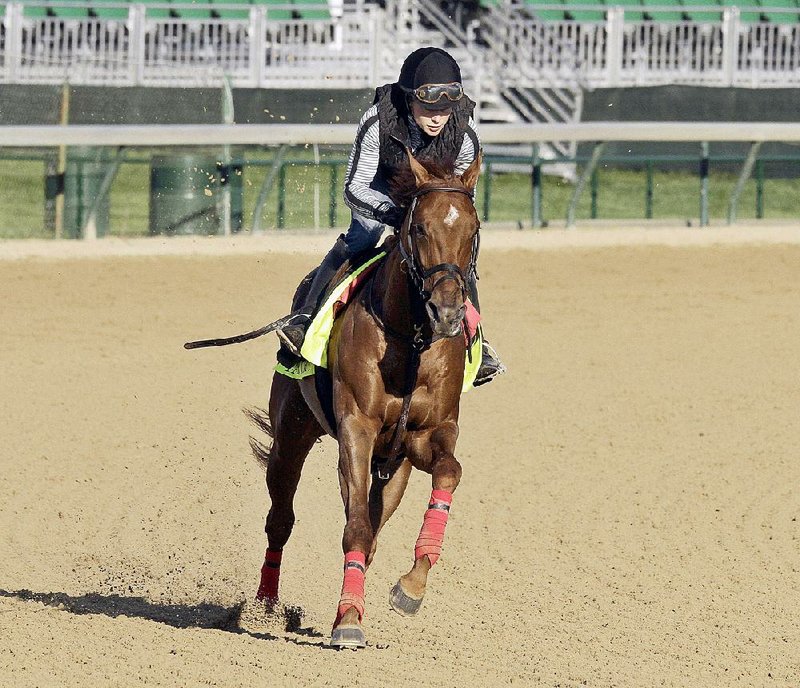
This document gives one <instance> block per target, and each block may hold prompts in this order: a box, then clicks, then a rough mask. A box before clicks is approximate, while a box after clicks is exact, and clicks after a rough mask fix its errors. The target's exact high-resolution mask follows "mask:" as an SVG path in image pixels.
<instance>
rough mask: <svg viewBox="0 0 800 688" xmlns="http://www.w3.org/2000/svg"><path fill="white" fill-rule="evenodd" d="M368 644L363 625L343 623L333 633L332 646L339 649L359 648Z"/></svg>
mask: <svg viewBox="0 0 800 688" xmlns="http://www.w3.org/2000/svg"><path fill="white" fill-rule="evenodd" d="M366 646H367V640H366V638H365V637H364V631H363V630H362V628H361V626H357V625H349V624H342V625H341V626H337V627H336V628H334V629H333V633H331V647H335V648H337V649H339V650H358V649H359V648H362V647H366Z"/></svg>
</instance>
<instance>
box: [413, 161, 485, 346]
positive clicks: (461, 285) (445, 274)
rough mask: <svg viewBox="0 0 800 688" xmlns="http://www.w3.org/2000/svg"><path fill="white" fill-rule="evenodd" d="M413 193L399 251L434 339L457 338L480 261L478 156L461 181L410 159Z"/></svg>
mask: <svg viewBox="0 0 800 688" xmlns="http://www.w3.org/2000/svg"><path fill="white" fill-rule="evenodd" d="M408 158H409V163H410V165H411V171H412V172H413V173H414V179H415V181H416V189H415V190H414V191H413V193H412V201H411V207H410V208H409V211H408V214H407V216H406V219H405V222H404V223H403V226H402V227H401V229H400V237H399V239H400V240H399V246H400V251H401V253H402V254H403V259H404V261H405V263H406V265H407V267H408V270H409V274H410V276H411V279H412V281H413V282H414V284H415V285H416V287H417V289H418V290H419V293H420V295H421V297H422V301H423V303H424V304H425V311H426V312H427V315H428V318H429V320H430V324H431V328H432V330H433V332H434V334H436V335H438V336H441V337H454V336H456V335H458V334H460V333H461V323H462V321H463V319H464V313H465V311H466V306H465V301H466V298H467V277H468V276H469V274H470V273H471V272H473V271H474V270H475V263H476V261H477V259H478V244H479V234H478V231H479V229H480V221H479V220H478V214H477V212H476V211H475V205H474V204H473V202H472V196H473V193H474V191H475V184H476V183H477V181H478V176H479V175H480V169H481V159H482V156H481V155H480V154H479V155H478V157H477V158H476V159H475V160H474V161H473V163H472V164H471V165H470V166H469V168H468V169H467V170H466V171H465V172H464V174H462V175H461V176H460V177H459V176H453V175H441V176H440V175H439V173H433V172H431V171H429V170H428V169H427V168H426V167H424V166H423V165H422V164H420V163H419V162H418V161H417V160H416V159H415V158H414V156H413V155H411V153H410V152H409V154H408Z"/></svg>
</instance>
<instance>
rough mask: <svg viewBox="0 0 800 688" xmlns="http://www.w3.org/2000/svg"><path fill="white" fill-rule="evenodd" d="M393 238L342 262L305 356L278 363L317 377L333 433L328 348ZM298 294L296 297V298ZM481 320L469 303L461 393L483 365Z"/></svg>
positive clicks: (300, 375)
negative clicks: (348, 309) (352, 303)
mask: <svg viewBox="0 0 800 688" xmlns="http://www.w3.org/2000/svg"><path fill="white" fill-rule="evenodd" d="M394 241H395V239H394V237H389V238H387V239H386V241H385V242H384V243H383V244H382V245H381V246H380V247H377V248H375V249H372V250H370V251H366V252H363V253H360V254H359V255H357V256H355V257H354V258H353V259H351V260H349V261H347V262H346V263H345V264H344V265H342V267H341V268H340V269H339V270H338V271H337V273H336V275H334V278H333V279H332V281H331V286H329V288H328V289H327V290H326V295H325V296H324V297H323V301H322V304H321V306H320V307H319V308H318V310H317V313H316V314H315V315H314V318H313V319H312V321H311V324H310V325H309V326H308V330H307V331H306V336H305V340H304V341H303V346H302V349H301V351H300V352H301V354H302V356H303V358H302V359H301V360H299V361H297V360H292V361H288V360H280V359H279V361H278V363H277V364H276V365H275V372H277V373H279V374H281V375H285V376H287V377H290V378H293V379H295V380H306V378H310V377H312V376H314V388H315V392H316V397H317V400H318V402H319V406H320V408H321V410H322V412H323V413H324V415H325V419H326V420H327V421H328V428H329V430H333V431H334V432H335V428H336V423H335V421H334V419H333V389H332V388H333V383H332V380H331V375H330V373H329V371H328V356H329V351H331V350H335V346H336V342H337V339H338V337H337V335H338V328H336V327H335V325H336V323H337V320H338V318H339V316H340V315H341V314H342V313H343V312H344V309H345V307H346V306H347V304H349V303H351V302H352V301H353V300H355V298H356V297H357V296H358V294H359V293H360V291H361V289H363V288H364V286H365V285H366V284H367V283H368V282H369V280H370V279H371V278H372V275H373V274H374V272H375V269H376V268H377V267H378V266H379V265H380V263H381V261H382V260H383V259H384V258H385V257H386V255H387V254H388V253H389V252H390V251H391V249H392V247H393V243H394ZM311 277H312V275H309V276H307V277H306V278H305V279H304V280H303V282H302V283H301V284H300V286H299V287H298V295H300V294H301V293H302V289H303V286H304V284H306V283H308V282H309V280H310V278H311ZM298 295H296V296H295V300H297V298H298ZM479 322H480V314H479V313H478V312H477V310H475V308H474V306H472V304H471V303H469V302H468V305H467V320H466V325H467V331H466V332H465V345H466V347H467V352H468V355H467V357H466V362H465V368H464V384H463V386H462V390H461V391H462V393H463V392H467V391H469V390H470V389H472V387H473V382H474V381H475V377H476V375H477V373H478V370H479V368H480V365H481V355H482V348H483V334H482V331H481V327H480V324H479ZM334 436H335V435H334Z"/></svg>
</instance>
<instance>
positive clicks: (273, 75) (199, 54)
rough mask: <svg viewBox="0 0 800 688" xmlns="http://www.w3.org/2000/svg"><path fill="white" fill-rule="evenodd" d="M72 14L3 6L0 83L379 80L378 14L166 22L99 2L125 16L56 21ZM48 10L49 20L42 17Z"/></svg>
mask: <svg viewBox="0 0 800 688" xmlns="http://www.w3.org/2000/svg"><path fill="white" fill-rule="evenodd" d="M75 7H76V5H75V3H66V2H64V3H60V4H59V3H58V2H57V1H56V2H48V3H46V4H45V3H43V2H30V3H29V2H25V3H20V2H11V3H0V8H3V9H4V10H5V12H4V14H3V16H2V19H0V21H2V31H0V83H4V82H5V83H20V84H25V83H28V84H48V83H63V82H66V81H69V82H70V83H72V84H87V85H114V86H156V85H158V86H187V85H191V86H201V85H209V84H219V82H220V79H221V78H222V75H223V74H224V75H226V76H227V77H228V78H229V79H230V80H231V82H232V84H233V85H234V86H235V87H262V88H270V87H273V88H279V87H282V86H286V85H291V86H292V87H294V88H313V89H331V88H361V87H370V86H374V84H375V80H376V73H375V70H374V65H375V64H376V60H375V52H376V50H377V47H378V45H379V44H380V41H381V33H380V23H379V22H378V21H377V19H376V17H377V10H376V9H375V8H366V7H364V6H362V5H357V6H356V9H354V10H351V11H348V12H345V13H343V14H342V15H339V16H331V17H330V18H326V19H274V18H271V16H270V14H269V12H270V11H271V10H270V9H268V8H267V7H265V6H253V5H230V6H226V7H227V8H228V9H229V10H231V11H236V10H239V11H241V13H242V18H238V19H237V18H225V19H223V18H207V19H186V18H180V17H173V16H169V10H170V7H171V6H170V5H166V4H165V5H158V4H149V5H147V6H145V5H141V4H133V5H129V4H119V5H114V4H113V3H104V4H103V7H104V9H112V8H115V9H118V10H120V11H123V12H127V14H126V15H125V16H124V17H123V18H106V17H89V16H84V17H71V16H70V17H65V16H59V14H58V11H59V9H63V8H75ZM209 7H210V6H209ZM271 7H274V6H271ZM292 7H294V8H296V7H298V5H295V6H292ZM300 7H301V6H300ZM31 9H38V10H41V13H39V12H37V13H35V14H34V15H31V14H30V12H29V11H30V10H31ZM48 9H49V11H50V12H54V15H53V16H47V15H45V11H47V10H48ZM40 15H41V16H40Z"/></svg>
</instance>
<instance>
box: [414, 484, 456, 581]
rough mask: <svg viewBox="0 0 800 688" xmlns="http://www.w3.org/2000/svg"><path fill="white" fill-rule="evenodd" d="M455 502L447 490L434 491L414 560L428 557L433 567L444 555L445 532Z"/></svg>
mask: <svg viewBox="0 0 800 688" xmlns="http://www.w3.org/2000/svg"><path fill="white" fill-rule="evenodd" d="M452 502H453V493H452V492H448V491H447V490H433V492H431V499H430V502H428V510H427V511H426V512H425V518H424V519H423V521H422V529H421V530H420V531H419V537H418V538H417V544H416V546H415V547H414V559H421V558H422V557H423V556H425V555H427V556H428V559H429V560H430V562H431V566H433V565H434V564H435V563H436V562H437V561H438V559H439V556H440V555H441V553H442V543H443V542H444V530H445V527H446V526H447V517H448V516H449V515H450V504H451V503H452Z"/></svg>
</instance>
